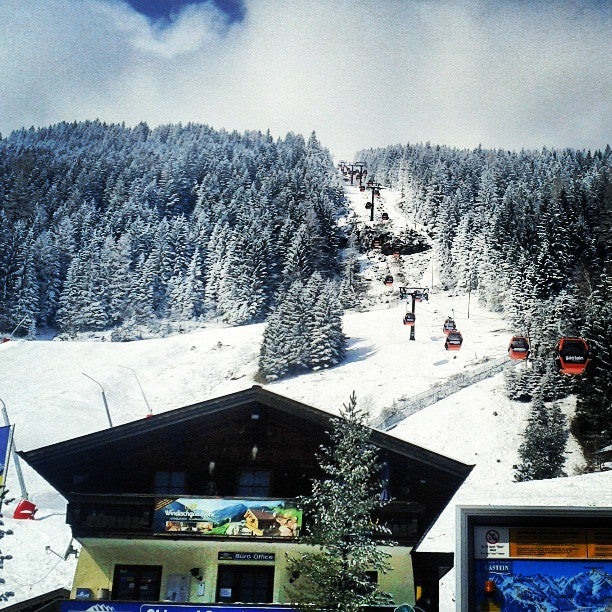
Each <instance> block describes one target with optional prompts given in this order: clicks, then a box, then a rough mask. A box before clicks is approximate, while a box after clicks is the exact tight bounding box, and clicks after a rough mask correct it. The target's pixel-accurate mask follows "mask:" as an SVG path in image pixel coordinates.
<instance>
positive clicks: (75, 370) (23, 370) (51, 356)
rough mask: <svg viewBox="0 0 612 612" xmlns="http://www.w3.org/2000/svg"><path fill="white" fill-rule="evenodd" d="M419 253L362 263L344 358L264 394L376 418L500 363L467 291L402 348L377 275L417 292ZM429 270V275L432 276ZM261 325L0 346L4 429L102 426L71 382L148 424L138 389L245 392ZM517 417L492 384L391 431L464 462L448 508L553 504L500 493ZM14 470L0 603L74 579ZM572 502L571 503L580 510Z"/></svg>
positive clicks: (522, 413) (91, 403)
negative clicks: (351, 405)
mask: <svg viewBox="0 0 612 612" xmlns="http://www.w3.org/2000/svg"><path fill="white" fill-rule="evenodd" d="M349 194H350V196H351V200H352V201H353V202H354V210H355V214H356V215H357V216H358V217H359V218H360V219H361V221H362V222H363V223H369V221H367V218H366V217H365V214H364V213H365V212H366V211H365V209H364V207H363V203H364V201H365V196H364V194H362V193H359V191H358V190H357V189H352V190H351V189H349ZM384 198H385V210H387V212H389V215H390V217H391V221H390V222H389V223H388V224H387V225H386V226H385V227H386V228H387V229H389V230H390V231H399V230H400V229H401V228H402V227H405V224H406V223H407V221H406V220H405V218H402V216H401V214H400V212H399V210H397V209H396V208H395V204H394V202H397V200H398V194H393V193H391V192H388V193H384ZM402 224H403V225H402ZM429 257H430V254H429V252H428V253H421V254H418V255H415V256H410V257H402V258H400V260H399V261H398V260H395V259H394V258H393V257H392V256H389V257H385V256H382V255H379V254H372V253H370V254H369V256H368V255H363V256H361V260H360V261H361V268H362V270H363V271H364V274H367V275H370V277H371V282H370V290H369V296H368V298H369V299H368V301H369V303H370V304H371V305H372V309H371V310H369V311H367V312H356V311H350V312H347V313H346V315H345V317H344V331H345V333H346V334H347V336H348V337H349V345H348V354H347V358H346V360H345V361H344V362H343V363H342V364H340V365H338V366H337V367H334V368H331V369H329V370H323V371H318V372H314V373H311V374H305V375H302V376H297V377H294V378H289V379H286V380H282V381H277V382H274V383H270V384H268V385H266V387H267V388H269V389H270V390H271V391H274V392H277V393H280V394H284V395H287V396H289V397H291V398H293V399H296V400H299V401H303V402H306V403H308V404H311V405H313V406H315V407H318V408H320V409H323V410H328V411H332V412H335V411H337V410H338V409H339V407H340V406H341V405H342V403H344V402H346V401H347V399H348V397H349V395H350V393H351V392H352V391H353V390H354V391H355V392H356V394H357V397H358V401H359V402H360V404H361V405H362V406H364V407H367V408H368V410H369V412H370V414H371V416H372V417H374V416H375V415H378V414H379V413H380V412H381V411H382V410H383V409H385V408H386V407H389V406H390V405H391V404H392V403H393V402H394V401H395V400H398V399H400V398H402V397H410V396H411V395H413V394H416V393H419V392H421V391H424V390H426V389H428V388H430V387H431V386H432V385H435V384H436V383H441V382H444V381H445V380H447V379H448V377H449V376H451V375H452V374H455V373H457V372H462V371H465V370H469V369H470V368H472V367H475V366H477V365H478V364H479V363H481V362H482V360H483V359H484V358H494V357H501V356H503V355H505V351H506V346H507V342H508V339H509V336H510V334H511V333H512V330H509V329H507V328H506V327H505V325H504V322H503V321H502V320H501V319H500V318H499V317H498V316H496V315H494V314H492V313H489V312H487V311H484V310H483V309H481V308H480V307H479V306H478V305H477V300H476V299H475V296H471V301H470V303H469V318H468V297H467V296H453V295H450V294H448V293H445V292H442V291H439V290H437V289H435V288H434V289H433V290H432V292H431V297H430V300H429V302H422V303H419V304H417V310H416V312H417V326H416V341H415V342H410V341H409V340H408V337H409V329H408V328H407V327H404V326H403V325H402V317H403V314H404V313H405V310H406V306H405V304H404V303H402V302H400V301H399V299H398V292H397V282H396V283H394V286H393V287H391V288H389V287H386V286H385V285H384V284H383V283H382V278H383V277H384V274H386V270H387V269H392V270H394V271H395V272H396V274H397V276H398V277H399V276H402V278H403V279H404V282H406V283H419V284H421V283H422V284H423V286H425V285H427V286H429V285H431V275H432V266H431V263H430V259H429ZM393 266H395V268H394V267H393ZM391 273H393V272H391ZM436 273H437V271H436V270H435V266H434V267H433V275H434V280H435V277H436ZM394 276H395V275H394ZM427 280H429V281H430V282H427ZM434 287H435V286H434ZM449 314H454V316H455V319H456V321H457V324H458V327H459V329H460V330H461V331H462V333H463V335H464V339H465V340H464V344H463V347H462V349H461V351H459V352H458V353H453V354H450V353H448V352H446V351H445V350H444V347H443V342H444V335H443V333H442V323H443V321H444V319H445V317H446V316H447V315H449ZM263 329H264V325H249V326H241V327H234V328H224V327H215V326H209V327H207V328H205V329H201V330H198V331H194V332H191V333H187V334H183V335H178V336H173V337H169V338H163V339H155V340H145V341H139V342H132V343H110V342H53V341H36V342H26V341H13V342H8V343H5V344H2V345H0V398H2V399H3V400H4V402H5V403H6V405H7V408H8V411H9V414H10V417H11V422H13V423H15V426H16V429H15V440H16V446H17V448H18V449H32V448H37V447H39V446H43V445H47V444H51V443H53V442H57V441H59V440H64V439H68V438H72V437H75V436H79V435H83V434H86V433H89V432H92V431H96V430H100V429H103V428H105V427H107V425H108V424H107V420H106V414H105V411H104V405H103V402H102V396H101V389H100V387H99V386H98V385H97V384H96V383H95V382H93V381H92V380H90V379H89V378H87V377H86V376H83V373H85V374H87V375H89V376H91V377H93V378H94V379H95V380H96V381H98V382H99V383H100V384H101V385H102V386H103V388H104V391H105V395H106V398H107V401H108V405H109V410H110V414H111V417H112V420H113V423H114V424H115V425H117V424H121V423H125V422H129V421H132V420H134V419H138V418H143V417H144V416H145V415H146V413H147V404H146V402H145V399H144V397H143V395H142V393H141V391H140V388H139V385H138V383H139V382H140V384H141V385H142V389H143V391H144V394H145V396H146V400H147V401H148V403H149V404H150V406H151V407H152V409H153V413H154V414H156V413H160V412H163V411H166V410H170V409H173V408H178V407H181V406H185V405H188V404H190V403H193V402H197V401H202V400H206V399H209V398H212V397H217V396H221V395H224V394H226V393H231V392H234V391H238V390H240V389H244V388H248V387H250V386H251V385H253V384H255V378H254V377H255V375H256V371H257V358H258V351H259V345H260V342H261V335H262V333H263ZM518 367H527V366H524V364H521V365H520V366H518ZM570 404H571V402H570V403H568V407H567V409H568V410H571V405H570ZM527 414H528V406H527V405H525V404H516V403H514V402H510V401H508V400H507V399H506V398H505V396H504V393H503V379H502V376H501V375H497V376H495V377H493V378H490V379H487V380H485V381H482V382H481V383H478V384H476V385H473V386H472V387H469V388H468V389H464V390H463V391H461V392H459V393H456V394H454V395H452V396H450V397H448V398H446V399H445V400H443V401H442V402H439V403H437V404H436V405H433V406H430V407H428V408H426V409H424V410H422V411H421V412H419V413H418V414H415V415H413V416H411V417H409V418H408V419H406V420H405V421H404V422H402V423H400V424H399V425H398V426H397V427H396V428H395V429H393V430H392V432H391V433H392V434H393V435H397V436H399V437H401V438H404V439H406V440H409V441H411V442H413V443H415V444H418V445H420V446H424V447H426V448H430V449H432V450H435V451H437V452H440V453H443V454H446V455H448V456H450V457H453V458H456V459H459V460H461V461H464V462H466V463H471V464H476V467H475V469H474V470H473V473H472V475H471V476H470V478H469V479H468V481H467V482H466V484H465V485H464V487H463V488H462V489H461V490H460V491H459V493H458V494H457V501H458V502H461V500H462V499H464V500H470V502H469V503H476V501H477V500H480V501H481V502H482V503H489V501H490V500H491V499H493V497H492V496H491V486H492V485H493V486H495V487H498V490H499V497H498V498H497V499H499V500H503V499H504V496H505V495H507V496H508V499H511V500H512V501H513V503H517V501H516V500H517V499H521V496H522V493H521V491H526V492H528V494H529V496H531V495H533V496H534V499H537V500H539V501H542V503H547V502H548V503H553V504H555V505H556V504H561V503H563V502H561V501H560V499H559V498H560V496H562V495H565V489H564V487H563V485H565V482H563V483H560V485H559V487H558V488H557V487H555V486H554V484H553V485H550V484H548V483H541V484H542V486H543V487H546V488H545V489H543V490H546V491H549V492H550V493H549V494H542V495H540V494H539V493H538V483H528V484H530V485H532V486H531V487H526V486H525V485H515V484H511V483H512V473H513V470H512V465H513V464H515V463H516V461H517V455H516V449H517V447H518V445H519V444H520V441H521V433H522V431H523V429H524V424H525V419H526V417H527ZM569 450H570V451H571V455H570V457H571V459H572V461H571V464H570V466H571V468H572V469H575V468H576V466H579V465H580V458H579V453H578V451H577V449H576V448H575V447H570V448H569ZM23 469H24V474H25V478H26V484H27V487H28V491H29V493H30V496H31V498H32V499H33V500H34V501H35V502H36V503H37V505H38V506H39V508H40V510H39V513H38V520H37V521H32V522H28V521H13V520H12V519H10V518H7V519H6V523H7V528H11V529H13V530H14V531H15V534H14V535H12V536H7V537H6V538H5V539H4V540H3V543H2V544H3V545H2V551H3V553H4V554H12V555H13V559H12V560H7V561H6V562H5V569H4V570H3V571H2V575H3V576H4V577H5V579H6V580H7V585H6V588H7V590H9V589H10V590H13V591H14V592H15V594H16V595H15V597H13V598H11V600H10V601H9V602H8V603H14V602H15V601H19V600H22V599H26V598H28V597H32V596H34V595H37V594H40V593H43V592H45V591H48V590H50V589H52V588H57V587H59V586H68V585H69V584H70V580H71V573H72V572H73V571H74V558H73V557H70V558H69V559H68V561H63V560H62V559H60V558H58V557H57V556H56V555H54V554H53V553H52V552H46V550H45V546H51V548H52V549H53V550H54V551H56V552H58V553H60V554H61V555H62V556H63V552H64V551H65V550H66V547H67V545H68V543H69V541H70V535H69V530H68V528H67V527H66V526H65V524H64V518H65V517H64V516H63V515H62V513H63V512H65V502H64V500H63V499H62V498H61V497H59V496H58V495H57V494H56V493H54V492H53V491H52V490H51V489H50V488H49V486H48V485H47V484H46V483H45V482H44V481H42V480H41V479H40V478H38V477H37V476H36V475H35V474H33V473H32V471H31V470H30V469H29V468H28V467H27V466H23ZM610 474H612V473H610ZM584 478H585V479H587V477H584ZM610 480H612V479H611V478H610V477H609V476H608V475H605V474H604V475H598V478H594V479H593V481H594V482H595V484H594V486H593V488H591V487H590V486H589V485H588V484H586V485H584V487H583V488H584V496H583V498H580V500H588V499H590V500H591V501H592V503H594V504H596V503H597V500H598V499H601V496H602V493H601V492H602V485H603V483H604V481H605V482H608V481H610ZM585 482H589V481H588V480H586V481H585ZM611 484H612V483H611ZM521 486H522V487H523V488H521ZM8 487H9V489H11V495H16V496H17V497H18V484H17V481H16V478H15V473H14V469H13V467H11V468H10V469H9V474H8ZM583 488H582V487H580V488H578V489H576V491H578V490H579V489H580V490H582V489H583ZM608 490H609V489H608ZM532 492H533V493H532ZM598 495H599V497H597V496H598ZM462 496H463V497H462ZM572 499H574V498H572ZM580 500H576V503H580V504H582V503H588V501H587V502H585V501H580ZM603 502H604V503H606V500H603ZM461 503H463V502H461ZM13 508H14V503H13V504H9V505H8V507H7V510H8V512H6V514H7V515H9V514H11V515H12V510H13ZM453 512H454V511H453V509H452V508H449V510H448V512H447V513H445V514H444V515H443V516H442V517H441V519H440V521H439V523H438V524H437V525H436V526H435V527H434V529H433V530H432V533H431V537H430V538H428V540H427V541H425V542H424V543H423V544H422V549H423V550H452V548H453V547H454V541H453V537H454V536H453V533H454V531H453V529H454V527H453V520H454V514H453ZM427 547H430V548H427ZM449 597H450V596H449ZM448 609H450V608H448Z"/></svg>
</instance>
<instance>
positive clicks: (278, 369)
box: [259, 280, 308, 380]
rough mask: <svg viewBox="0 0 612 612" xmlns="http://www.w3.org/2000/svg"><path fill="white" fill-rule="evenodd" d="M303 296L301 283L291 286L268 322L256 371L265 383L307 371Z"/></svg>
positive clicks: (306, 331) (306, 330) (306, 314)
mask: <svg viewBox="0 0 612 612" xmlns="http://www.w3.org/2000/svg"><path fill="white" fill-rule="evenodd" d="M303 293H304V285H303V283H302V281H300V280H297V281H295V282H293V283H292V284H291V286H290V287H289V290H288V291H287V293H286V295H285V296H284V299H283V300H281V302H279V304H278V305H277V307H276V309H275V310H274V312H273V313H272V315H271V316H270V317H269V319H268V324H267V325H266V328H265V329H264V334H263V339H262V343H261V349H260V351H259V371H260V374H261V375H262V376H263V377H265V378H266V379H267V380H275V379H277V378H280V377H282V376H285V375H287V374H294V373H296V372H299V371H300V370H305V369H306V368H307V363H308V329H307V323H306V317H307V316H308V310H307V309H306V307H305V303H304V299H303Z"/></svg>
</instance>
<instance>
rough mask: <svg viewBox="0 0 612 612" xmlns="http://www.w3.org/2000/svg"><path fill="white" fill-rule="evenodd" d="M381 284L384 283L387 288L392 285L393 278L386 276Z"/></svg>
mask: <svg viewBox="0 0 612 612" xmlns="http://www.w3.org/2000/svg"><path fill="white" fill-rule="evenodd" d="M383 282H384V283H385V285H387V287H390V286H391V285H392V284H393V277H392V276H391V275H390V274H388V275H387V276H385V280H384V281H383Z"/></svg>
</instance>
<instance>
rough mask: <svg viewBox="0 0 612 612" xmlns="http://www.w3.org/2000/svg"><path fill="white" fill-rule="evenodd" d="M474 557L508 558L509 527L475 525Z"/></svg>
mask: <svg viewBox="0 0 612 612" xmlns="http://www.w3.org/2000/svg"><path fill="white" fill-rule="evenodd" d="M474 557H475V558H476V559H491V558H493V559H500V558H501V559H507V558H508V557H510V529H509V528H508V527H474Z"/></svg>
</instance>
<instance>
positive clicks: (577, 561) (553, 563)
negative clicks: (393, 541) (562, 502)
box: [456, 506, 612, 612]
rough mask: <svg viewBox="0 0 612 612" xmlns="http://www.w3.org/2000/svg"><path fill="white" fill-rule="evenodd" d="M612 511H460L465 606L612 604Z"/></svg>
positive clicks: (593, 607)
mask: <svg viewBox="0 0 612 612" xmlns="http://www.w3.org/2000/svg"><path fill="white" fill-rule="evenodd" d="M610 525H612V509H611V508H605V507H602V508H592V507H589V508H567V507H565V508H559V507H503V506H501V507H493V506H487V507H477V506H468V507H465V506H460V507H459V508H458V510H457V527H458V530H457V545H456V568H457V569H456V573H457V601H458V604H459V607H458V609H459V610H466V611H467V610H470V611H474V610H475V611H477V612H478V611H483V610H501V611H503V610H519V609H521V610H522V609H539V607H542V609H544V608H546V609H556V610H572V609H588V610H589V611H590V612H600V611H601V612H604V611H607V610H609V609H610V608H611V607H612V588H602V585H608V584H612V528H610Z"/></svg>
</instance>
